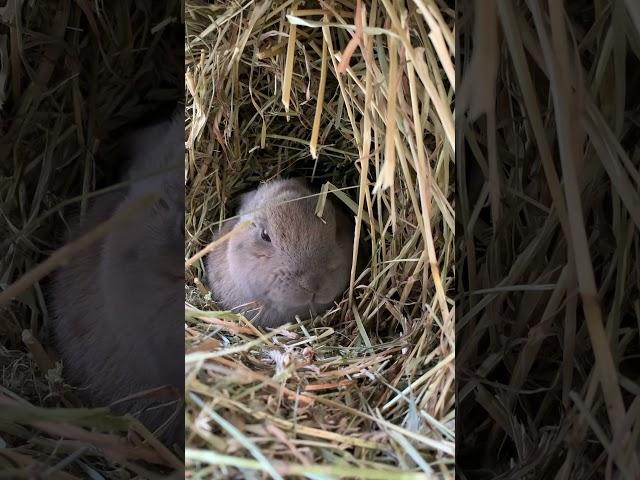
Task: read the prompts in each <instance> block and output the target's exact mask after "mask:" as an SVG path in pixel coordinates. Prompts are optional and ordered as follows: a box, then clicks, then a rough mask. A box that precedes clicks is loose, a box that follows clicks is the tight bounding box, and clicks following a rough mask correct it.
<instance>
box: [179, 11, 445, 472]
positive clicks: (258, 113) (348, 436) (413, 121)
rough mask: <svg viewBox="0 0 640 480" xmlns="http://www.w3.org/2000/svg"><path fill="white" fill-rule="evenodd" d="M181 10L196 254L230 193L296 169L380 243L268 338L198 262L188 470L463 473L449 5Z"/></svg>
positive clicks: (190, 234)
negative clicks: (310, 308) (319, 304)
mask: <svg viewBox="0 0 640 480" xmlns="http://www.w3.org/2000/svg"><path fill="white" fill-rule="evenodd" d="M185 23H186V30H187V39H186V45H185V48H186V63H187V69H186V89H187V130H188V131H187V138H188V139H187V150H188V151H187V167H186V178H187V198H186V205H187V207H186V208H187V212H186V223H187V225H186V235H187V244H186V257H187V258H189V259H190V258H194V256H196V255H197V254H198V253H199V252H201V251H202V250H203V249H204V248H205V246H206V245H207V244H208V243H209V241H210V240H211V236H212V233H213V232H214V231H215V229H216V228H218V227H219V225H220V224H221V222H223V221H224V220H225V219H228V218H230V217H231V216H233V214H234V212H233V210H232V208H231V205H232V204H231V202H232V200H233V198H234V195H236V194H237V192H239V191H242V190H245V189H246V188H249V187H252V186H256V185H257V184H258V183H259V182H260V181H264V180H269V179H271V178H275V177H295V176H303V177H307V178H309V179H310V180H313V181H315V182H316V184H318V185H320V184H322V185H327V186H328V188H329V193H328V194H329V195H336V198H337V199H338V201H341V202H344V204H345V205H346V207H347V208H349V209H351V211H352V213H353V217H354V218H356V223H357V228H356V232H357V234H358V236H359V239H360V240H361V242H362V243H363V244H366V245H369V246H370V250H371V255H370V258H368V259H367V263H368V265H367V269H366V270H365V272H364V273H363V275H362V277H361V278H360V279H355V280H356V282H355V283H354V285H352V289H351V290H350V291H348V292H345V295H344V298H343V299H342V301H341V302H340V303H339V305H338V306H336V308H334V309H332V310H331V311H329V312H328V313H327V314H325V315H324V316H321V317H318V318H316V319H314V320H309V321H304V322H301V323H297V324H295V325H293V326H289V327H286V328H280V329H277V330H275V331H269V332H263V331H258V330H257V329H256V328H254V327H253V326H252V325H250V324H249V323H248V322H247V321H246V320H244V319H243V318H242V317H240V316H238V315H235V314H232V313H228V312H226V313H225V312H220V311H219V309H218V308H217V306H216V305H215V303H214V301H213V300H212V299H211V297H210V294H208V292H207V289H206V287H205V286H204V285H202V282H203V278H204V272H203V265H202V262H201V260H200V259H198V260H197V261H195V262H193V264H192V265H190V267H189V268H188V272H187V287H186V289H187V300H188V301H187V311H186V318H187V327H186V329H187V330H186V331H187V357H186V367H187V371H186V373H187V376H186V403H187V411H186V416H187V432H186V434H187V445H188V448H187V450H186V461H187V472H188V474H189V475H192V477H193V478H220V479H223V478H226V479H240V478H284V477H287V478H302V477H306V478H318V479H319V478H365V479H376V478H379V479H385V480H394V479H401V478H402V479H419V478H420V479H426V478H453V450H454V447H453V446H454V431H453V424H454V322H453V312H454V308H453V302H452V300H451V298H450V296H449V292H450V290H451V288H452V286H453V285H452V282H453V277H454V270H453V228H454V225H453V223H454V215H453V206H452V202H453V196H454V192H453V158H454V144H453V116H452V110H453V106H452V104H453V97H454V91H453V88H454V86H453V85H454V74H453V52H454V41H453V34H452V23H453V11H452V10H451V9H450V8H448V7H447V6H446V5H444V4H443V3H442V2H432V1H408V2H405V1H398V0H384V1H381V2H377V1H374V2H369V1H367V2H357V3H356V2H352V1H339V2H304V3H302V2H293V1H275V2H269V1H267V2H253V1H247V2H236V1H222V2H215V3H212V4H206V3H204V2H194V1H190V2H187V4H186V16H185ZM195 258H196V259H197V257H195ZM260 472H261V473H260ZM269 476H270V477H269Z"/></svg>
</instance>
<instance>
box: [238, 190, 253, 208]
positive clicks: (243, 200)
mask: <svg viewBox="0 0 640 480" xmlns="http://www.w3.org/2000/svg"><path fill="white" fill-rule="evenodd" d="M256 193H257V191H256V190H252V191H250V192H247V193H243V194H242V195H240V205H247V204H249V203H252V202H253V201H254V200H255V198H256Z"/></svg>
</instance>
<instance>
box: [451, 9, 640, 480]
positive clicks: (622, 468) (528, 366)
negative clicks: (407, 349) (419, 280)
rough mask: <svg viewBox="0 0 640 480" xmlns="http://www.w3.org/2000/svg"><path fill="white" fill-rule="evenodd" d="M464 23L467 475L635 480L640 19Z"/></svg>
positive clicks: (592, 14)
mask: <svg viewBox="0 0 640 480" xmlns="http://www.w3.org/2000/svg"><path fill="white" fill-rule="evenodd" d="M459 12H460V15H461V16H460V18H459V20H458V22H457V23H456V25H457V32H458V34H459V35H460V38H459V43H458V52H459V53H460V54H461V57H460V58H459V61H458V62H457V63H456V65H457V68H458V73H461V84H460V87H459V100H458V105H457V107H458V111H457V112H458V114H459V117H458V118H457V120H456V127H457V133H458V135H457V140H458V143H459V145H460V148H459V149H458V159H457V172H458V173H459V174H458V176H457V178H458V181H459V182H460V183H459V190H458V191H459V196H458V200H459V201H458V202H457V205H456V207H457V209H458V211H457V215H456V220H457V221H459V222H460V223H459V226H460V227H461V230H458V231H461V232H464V235H458V236H457V237H456V240H457V253H458V255H457V262H458V268H457V271H458V274H459V275H458V277H457V278H458V282H457V285H458V287H457V289H458V291H459V292H465V293H464V295H462V296H460V297H459V299H458V305H459V307H458V308H459V309H460V311H459V312H458V315H459V317H458V321H457V326H458V331H457V337H456V338H457V345H458V354H457V359H456V360H457V366H458V379H457V380H458V382H459V386H458V393H457V398H456V400H457V402H458V408H457V419H458V426H459V428H458V430H457V438H458V444H457V462H458V467H459V468H458V470H457V471H458V473H459V474H460V475H461V478H474V479H484V478H486V479H489V478H491V479H495V478H500V479H502V478H504V479H506V478H522V479H529V478H530V479H538V478H545V479H596V478H597V479H600V478H605V479H608V478H621V479H622V478H625V479H637V478H640V464H639V461H640V458H639V455H638V453H639V452H640V445H639V438H640V437H639V435H638V433H639V432H640V416H639V415H638V412H640V410H639V408H640V395H639V393H640V376H639V371H638V364H639V363H638V358H639V353H640V348H639V347H640V338H639V337H638V327H639V325H640V324H639V323H638V319H639V318H640V300H639V299H640V277H639V275H638V272H640V268H639V267H640V256H639V255H638V253H639V252H640V236H639V235H638V229H639V228H640V210H639V209H640V148H639V147H638V138H640V130H639V128H638V127H639V122H638V120H639V117H638V106H639V105H640V103H639V100H640V90H638V84H639V83H638V82H639V80H640V63H639V58H640V4H639V3H638V2H609V1H584V2H560V1H558V2H556V1H549V2H538V1H517V2H508V1H498V2H484V1H481V2H472V1H464V2H461V3H460V4H459ZM470 53H471V55H470Z"/></svg>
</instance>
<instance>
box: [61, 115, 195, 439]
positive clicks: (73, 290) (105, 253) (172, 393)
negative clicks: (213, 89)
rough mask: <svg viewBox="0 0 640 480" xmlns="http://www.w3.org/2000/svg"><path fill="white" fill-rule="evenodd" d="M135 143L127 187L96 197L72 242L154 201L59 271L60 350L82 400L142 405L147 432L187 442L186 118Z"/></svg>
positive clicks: (128, 407)
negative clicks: (147, 199)
mask: <svg viewBox="0 0 640 480" xmlns="http://www.w3.org/2000/svg"><path fill="white" fill-rule="evenodd" d="M130 144H131V148H130V155H131V156H130V162H129V166H128V171H127V175H126V178H127V179H129V180H130V181H131V182H130V184H129V187H128V188H127V190H126V191H124V192H118V191H115V192H112V193H108V194H106V195H101V196H99V197H97V199H96V200H95V201H94V202H93V203H91V204H90V206H89V208H88V211H87V215H86V216H85V218H84V220H82V221H80V220H76V221H75V223H74V224H73V226H72V228H71V231H70V233H69V235H68V238H69V239H73V238H76V237H79V236H81V235H82V234H83V233H86V232H87V231H89V230H91V229H92V228H94V227H96V226H97V225H98V224H100V223H101V222H104V221H105V220H107V219H108V218H109V217H111V216H112V215H113V214H114V213H116V212H119V211H125V210H126V209H127V208H129V207H130V206H131V204H132V203H133V202H136V201H138V200H140V199H141V198H142V197H143V196H146V195H156V198H157V199H156V201H155V203H153V205H152V206H150V207H149V208H147V209H146V210H145V211H143V212H142V213H140V214H138V215H135V216H133V217H131V218H130V219H129V220H127V221H126V223H125V224H123V225H121V226H119V227H115V228H114V229H113V230H111V231H110V232H109V233H108V234H107V235H106V236H105V237H103V238H102V240H100V241H98V242H96V243H95V244H93V245H92V246H91V247H89V248H86V249H84V250H83V251H80V252H78V253H77V254H76V255H74V257H73V258H72V260H71V261H70V262H69V263H68V264H67V265H65V266H63V267H62V268H60V269H58V270H57V271H56V272H54V274H53V278H52V282H51V284H52V286H51V292H50V295H49V297H50V303H51V311H52V314H53V322H52V334H53V340H54V347H55V349H56V350H57V352H58V354H59V355H60V357H61V359H62V362H63V375H64V376H65V379H66V381H67V382H68V383H70V384H72V385H74V386H77V387H78V392H79V396H80V397H81V398H83V399H84V400H86V401H88V402H90V403H91V404H94V405H96V406H107V405H110V404H112V403H113V404H114V405H113V408H112V410H113V411H114V412H115V413H137V412H139V411H140V410H141V411H142V413H141V414H140V415H139V416H138V418H139V419H140V420H141V421H142V422H143V423H144V424H145V425H146V426H147V427H148V428H149V429H151V430H155V429H157V428H158V427H160V426H162V427H163V433H161V436H160V438H161V440H163V441H164V442H165V443H167V444H170V445H173V444H179V445H184V415H183V413H182V408H181V406H182V404H183V397H184V376H183V375H184V176H183V175H182V172H181V170H180V169H176V166H178V165H181V166H182V165H184V163H183V162H184V117H183V114H182V113H177V112H176V113H174V114H173V116H172V118H171V119H170V120H168V121H163V122H161V123H159V124H157V125H154V126H151V127H147V128H145V129H143V130H141V131H139V132H136V133H135V134H134V135H133V136H132V137H131V139H130ZM182 168H183V167H182ZM162 169H164V171H161V170H162ZM159 171H160V172H159ZM145 176H146V178H143V177H145ZM159 387H169V388H165V389H164V390H161V392H160V393H162V392H164V391H167V390H169V394H167V393H164V395H159V393H158V392H156V394H155V396H156V397H157V396H161V397H162V396H163V398H162V399H161V400H158V399H157V398H156V399H153V400H150V399H146V398H145V396H144V395H138V396H137V397H135V399H129V400H125V401H119V400H121V399H123V398H125V397H128V396H131V395H134V396H135V394H136V393H140V392H143V391H145V390H149V389H153V388H159ZM161 402H164V406H158V404H159V403H161ZM176 411H178V413H177V415H174V412H176ZM170 418H172V420H170V422H168V423H167V424H165V422H166V421H167V420H168V419H170Z"/></svg>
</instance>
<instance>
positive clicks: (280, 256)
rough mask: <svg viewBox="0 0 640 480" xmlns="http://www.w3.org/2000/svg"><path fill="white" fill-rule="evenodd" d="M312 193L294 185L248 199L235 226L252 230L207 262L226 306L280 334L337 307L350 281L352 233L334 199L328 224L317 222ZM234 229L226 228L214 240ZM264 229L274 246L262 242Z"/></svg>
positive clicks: (270, 187) (275, 184) (273, 185)
mask: <svg viewBox="0 0 640 480" xmlns="http://www.w3.org/2000/svg"><path fill="white" fill-rule="evenodd" d="M312 193H313V192H312V191H311V190H309V188H308V187H307V186H306V185H305V184H304V183H303V182H302V181H300V180H295V179H293V180H291V179H290V180H278V181H272V182H269V183H265V184H263V185H261V186H260V187H259V188H258V189H257V190H254V191H252V192H250V193H248V194H246V195H244V196H243V198H242V200H241V206H240V210H239V212H238V213H239V217H240V218H239V220H238V221H239V222H243V221H245V220H249V221H250V222H251V226H250V227H249V228H248V229H247V230H245V231H242V232H241V233H239V234H238V235H235V236H234V237H232V238H231V239H230V240H229V241H228V242H226V243H225V244H223V245H222V246H220V247H219V248H217V249H215V250H214V251H213V252H212V253H210V254H209V255H208V257H207V262H206V263H207V278H208V282H209V287H210V289H211V291H212V293H213V295H214V297H215V298H216V299H217V300H218V301H219V302H220V303H221V304H222V306H224V307H225V308H228V309H236V310H238V311H241V312H243V313H244V314H245V315H247V316H248V317H249V318H254V319H255V324H257V325H261V326H266V327H275V326H279V325H282V324H284V323H286V322H290V321H295V316H296V315H300V316H301V318H303V319H304V318H308V317H309V314H310V313H313V312H314V311H315V312H317V313H322V312H323V311H325V310H327V308H329V307H331V306H332V305H334V301H335V300H336V299H337V298H338V297H339V296H340V295H341V294H342V293H343V292H344V290H345V288H346V287H347V284H348V280H349V272H350V268H351V255H352V248H353V227H352V225H351V224H350V222H349V220H348V219H347V217H346V216H345V215H344V214H342V213H341V212H340V211H339V210H337V209H336V208H335V206H334V205H333V204H332V203H331V200H330V199H328V202H327V204H326V206H325V209H324V214H323V220H321V219H320V218H318V217H317V216H316V215H315V212H314V211H315V206H316V203H317V197H312V198H306V199H301V197H305V196H308V195H311V194H312ZM291 200H295V201H291ZM235 224H236V222H229V223H228V224H227V225H226V226H225V227H224V229H222V230H221V231H220V232H219V233H218V234H217V236H219V235H222V234H224V233H226V232H228V231H229V230H231V229H232V228H233V226H234V225H235ZM262 230H264V231H265V232H266V233H267V235H268V237H270V240H271V241H266V240H264V239H263V238H262V235H261V232H262ZM245 305H246V306H245ZM258 311H259V313H258Z"/></svg>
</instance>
